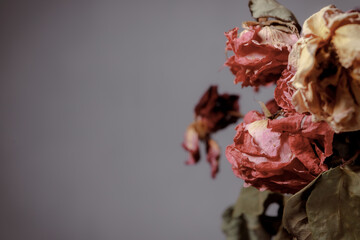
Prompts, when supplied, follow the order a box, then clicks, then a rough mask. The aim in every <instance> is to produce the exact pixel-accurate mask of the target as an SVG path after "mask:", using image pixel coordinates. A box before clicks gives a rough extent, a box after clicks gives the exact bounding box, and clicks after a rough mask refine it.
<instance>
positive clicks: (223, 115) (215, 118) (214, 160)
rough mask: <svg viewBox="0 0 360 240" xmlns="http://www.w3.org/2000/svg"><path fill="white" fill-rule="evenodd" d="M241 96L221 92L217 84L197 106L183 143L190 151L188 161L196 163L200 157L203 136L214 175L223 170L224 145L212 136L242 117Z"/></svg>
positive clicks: (188, 162) (212, 174) (190, 163)
mask: <svg viewBox="0 0 360 240" xmlns="http://www.w3.org/2000/svg"><path fill="white" fill-rule="evenodd" d="M238 100H239V96H238V95H230V94H227V93H224V94H221V95H219V94H218V91H217V86H210V87H209V89H208V90H207V91H206V92H205V93H204V95H203V96H202V97H201V98H200V100H199V103H198V104H196V106H195V109H194V111H195V121H194V122H193V123H191V124H190V125H189V126H188V128H187V130H186V132H185V138H184V142H183V144H182V145H183V147H184V149H185V150H186V151H188V152H189V159H188V160H187V161H186V164H189V165H192V164H196V163H197V162H198V161H199V160H200V151H199V140H200V141H203V142H205V143H206V151H207V161H208V162H209V164H210V166H211V176H212V177H213V178H214V177H215V176H216V174H217V172H218V171H219V158H220V147H219V145H218V144H217V143H216V142H215V141H214V140H213V139H211V136H210V135H211V133H214V132H216V131H218V130H220V129H223V128H225V127H227V126H228V125H230V124H232V123H235V122H236V121H237V120H238V119H239V118H240V117H241V114H240V112H239V103H238Z"/></svg>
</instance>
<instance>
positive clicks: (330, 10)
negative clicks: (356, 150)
mask: <svg viewBox="0 0 360 240" xmlns="http://www.w3.org/2000/svg"><path fill="white" fill-rule="evenodd" d="M302 35H303V36H302V38H301V39H299V41H298V42H297V44H296V45H297V46H298V47H296V48H294V50H295V49H296V52H295V54H293V55H294V56H297V61H296V68H297V71H296V74H295V76H294V81H293V86H294V88H295V89H296V91H295V93H294V95H293V104H294V106H295V107H296V110H297V111H298V112H310V113H311V114H312V115H313V118H314V120H316V121H320V120H324V121H326V122H328V123H329V124H330V126H331V127H332V128H333V129H334V130H335V132H347V131H356V130H360V44H359V41H360V13H359V12H358V11H350V12H345V13H344V12H342V11H341V10H339V9H337V8H336V7H335V6H333V5H331V6H327V7H325V8H323V9H321V10H320V11H319V12H317V13H316V14H314V15H312V16H311V17H310V18H308V19H307V20H306V21H305V23H304V26H303V34H302Z"/></svg>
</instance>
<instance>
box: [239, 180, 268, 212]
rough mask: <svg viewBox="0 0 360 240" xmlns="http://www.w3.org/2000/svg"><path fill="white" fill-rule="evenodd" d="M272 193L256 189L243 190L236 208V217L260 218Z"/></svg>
mask: <svg viewBox="0 0 360 240" xmlns="http://www.w3.org/2000/svg"><path fill="white" fill-rule="evenodd" d="M270 193H271V192H270V191H263V192H261V191H259V190H257V189H256V188H254V187H247V188H242V189H241V192H240V195H239V198H238V200H237V202H236V204H235V207H234V213H233V216H234V217H238V216H240V215H241V214H248V215H254V216H259V215H261V214H262V213H263V212H264V202H265V200H266V199H267V197H268V196H269V194H270Z"/></svg>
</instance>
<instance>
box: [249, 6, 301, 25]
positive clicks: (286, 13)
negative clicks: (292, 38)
mask: <svg viewBox="0 0 360 240" xmlns="http://www.w3.org/2000/svg"><path fill="white" fill-rule="evenodd" d="M249 9H250V12H251V15H252V16H253V17H254V18H257V19H258V18H269V17H271V18H276V19H280V20H282V21H285V22H294V24H295V25H296V27H297V28H298V29H299V32H300V29H301V27H300V25H299V23H298V21H297V20H296V17H295V16H294V14H293V13H292V12H291V11H290V10H289V9H287V8H286V7H284V6H283V5H281V4H280V3H278V2H277V1H276V0H250V1H249Z"/></svg>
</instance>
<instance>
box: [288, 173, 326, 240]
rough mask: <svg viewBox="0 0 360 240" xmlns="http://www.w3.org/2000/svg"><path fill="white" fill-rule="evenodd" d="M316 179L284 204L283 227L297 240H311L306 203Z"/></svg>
mask: <svg viewBox="0 0 360 240" xmlns="http://www.w3.org/2000/svg"><path fill="white" fill-rule="evenodd" d="M318 178H319V177H318ZM318 178H316V179H315V180H314V181H312V182H311V183H310V184H309V185H307V186H306V187H305V188H303V189H302V190H301V191H299V192H297V193H296V194H295V195H293V196H292V197H290V198H289V199H288V200H287V202H286V204H285V208H284V215H283V226H284V228H285V229H286V230H287V231H288V232H289V233H290V234H291V235H293V236H294V237H296V239H298V240H311V239H312V235H311V232H310V230H309V226H308V217H307V213H306V201H307V199H308V197H309V195H310V193H311V191H312V189H313V188H314V184H315V183H316V181H317V179H318Z"/></svg>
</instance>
